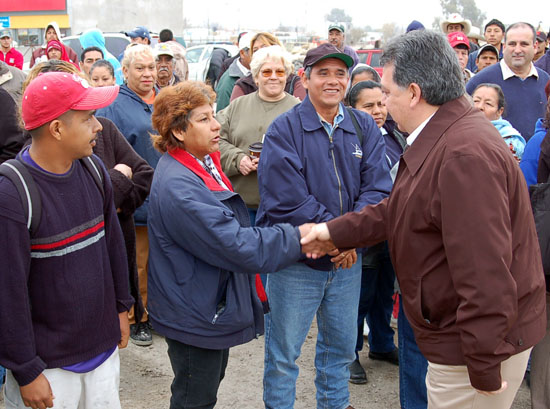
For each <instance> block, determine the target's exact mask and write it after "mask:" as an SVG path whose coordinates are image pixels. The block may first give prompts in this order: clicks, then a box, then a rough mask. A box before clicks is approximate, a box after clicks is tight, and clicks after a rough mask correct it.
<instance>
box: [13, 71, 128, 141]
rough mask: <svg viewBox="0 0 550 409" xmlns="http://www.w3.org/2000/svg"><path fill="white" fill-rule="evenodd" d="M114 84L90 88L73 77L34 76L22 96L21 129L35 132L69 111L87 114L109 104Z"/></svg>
mask: <svg viewBox="0 0 550 409" xmlns="http://www.w3.org/2000/svg"><path fill="white" fill-rule="evenodd" d="M118 89H119V87H118V85H115V86H111V87H98V88H94V87H92V86H91V85H90V84H88V81H86V80H85V79H83V78H81V77H80V76H78V75H77V74H70V73H67V72H47V73H44V74H40V75H39V76H38V77H36V78H35V79H34V80H33V81H31V83H30V84H29V86H28V87H27V89H26V90H25V93H24V94H23V99H22V101H21V116H22V118H23V122H24V123H25V129H26V130H28V131H29V130H31V129H36V128H38V127H40V126H42V125H44V124H45V123H48V122H50V121H52V120H54V119H55V118H57V117H59V116H61V115H62V114H64V113H65V112H67V111H69V110H76V111H88V110H93V109H99V108H103V107H106V106H107V105H109V104H111V103H112V102H113V101H114V100H115V98H116V97H117V95H118Z"/></svg>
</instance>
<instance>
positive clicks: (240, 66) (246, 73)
mask: <svg viewBox="0 0 550 409" xmlns="http://www.w3.org/2000/svg"><path fill="white" fill-rule="evenodd" d="M235 61H237V67H239V70H241V72H242V73H243V74H244V76H245V77H246V76H247V75H248V74H250V70H249V69H248V68H246V67H245V66H244V65H242V64H241V62H240V61H239V59H238V58H237V59H236V60H235Z"/></svg>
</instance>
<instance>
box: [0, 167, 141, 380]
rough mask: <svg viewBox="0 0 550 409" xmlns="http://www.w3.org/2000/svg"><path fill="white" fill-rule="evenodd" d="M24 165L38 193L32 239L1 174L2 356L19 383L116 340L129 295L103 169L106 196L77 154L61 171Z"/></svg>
mask: <svg viewBox="0 0 550 409" xmlns="http://www.w3.org/2000/svg"><path fill="white" fill-rule="evenodd" d="M27 167H28V169H29V171H30V172H31V174H32V175H33V177H34V180H35V183H36V184H37V187H38V190H39V192H40V195H41V197H42V215H41V221H40V225H39V227H38V229H37V231H36V233H35V235H34V237H33V238H32V239H31V238H30V236H29V232H28V230H27V227H26V223H25V215H24V214H23V208H22V205H21V202H20V198H19V195H18V194H17V191H16V189H15V187H14V186H13V184H12V183H11V182H10V181H9V180H7V179H5V178H3V177H0V260H2V266H1V267H0V346H1V347H0V364H2V365H4V366H5V367H7V368H9V369H11V370H12V371H13V374H14V376H15V379H16V380H17V382H18V383H19V384H20V385H26V384H28V383H29V382H31V381H32V380H34V379H35V378H36V377H37V376H38V375H39V374H40V373H41V372H42V371H43V370H44V369H45V368H58V367H65V366H68V365H72V364H75V363H78V362H82V361H85V360H88V359H90V358H93V357H94V356H96V355H98V354H99V353H101V352H104V351H106V350H108V349H109V348H112V347H113V346H115V345H116V343H117V342H118V340H119V339H120V326H119V320H118V313H119V312H122V311H126V310H128V309H129V308H130V306H131V305H132V303H133V300H132V298H131V297H130V295H129V291H128V268H127V262H126V255H125V250H124V243H123V238H122V233H121V230H120V226H119V223H118V220H117V216H116V210H115V208H114V204H113V191H112V187H111V183H110V180H109V177H108V175H107V173H106V171H105V169H103V168H102V172H103V174H104V176H103V180H104V186H105V198H103V196H102V193H101V191H100V190H99V189H98V187H97V185H96V184H95V182H94V180H93V178H92V176H91V174H90V173H89V172H88V171H87V170H86V169H84V168H83V167H82V165H81V164H80V162H78V161H75V162H74V163H73V166H72V168H71V170H70V171H69V172H68V173H66V174H64V175H53V174H48V173H46V172H43V171H41V170H39V169H36V168H33V167H31V166H27ZM29 249H30V251H29Z"/></svg>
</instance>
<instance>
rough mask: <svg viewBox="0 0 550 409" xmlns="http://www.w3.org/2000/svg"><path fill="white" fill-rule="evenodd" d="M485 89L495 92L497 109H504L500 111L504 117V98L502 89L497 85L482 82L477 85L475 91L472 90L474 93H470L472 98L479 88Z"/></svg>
mask: <svg viewBox="0 0 550 409" xmlns="http://www.w3.org/2000/svg"><path fill="white" fill-rule="evenodd" d="M482 87H486V88H492V89H494V90H495V91H496V92H497V96H498V109H501V108H504V111H502V114H503V115H504V112H505V111H506V98H505V97H504V92H502V88H500V85H498V84H491V83H490V82H484V83H482V84H479V85H478V86H477V87H476V89H474V92H472V96H474V94H475V93H476V91H477V90H478V89H479V88H482Z"/></svg>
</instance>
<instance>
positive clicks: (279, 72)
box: [261, 68, 286, 78]
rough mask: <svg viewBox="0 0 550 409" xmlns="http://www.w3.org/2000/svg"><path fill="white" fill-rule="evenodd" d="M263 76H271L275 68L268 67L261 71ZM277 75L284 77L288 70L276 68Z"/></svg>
mask: <svg viewBox="0 0 550 409" xmlns="http://www.w3.org/2000/svg"><path fill="white" fill-rule="evenodd" d="M261 73H262V77H265V78H269V77H271V75H273V70H272V69H271V68H267V69H265V70H262V71H261ZM275 75H276V76H277V77H279V78H282V77H284V76H285V75H286V71H285V70H282V69H278V70H275Z"/></svg>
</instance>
